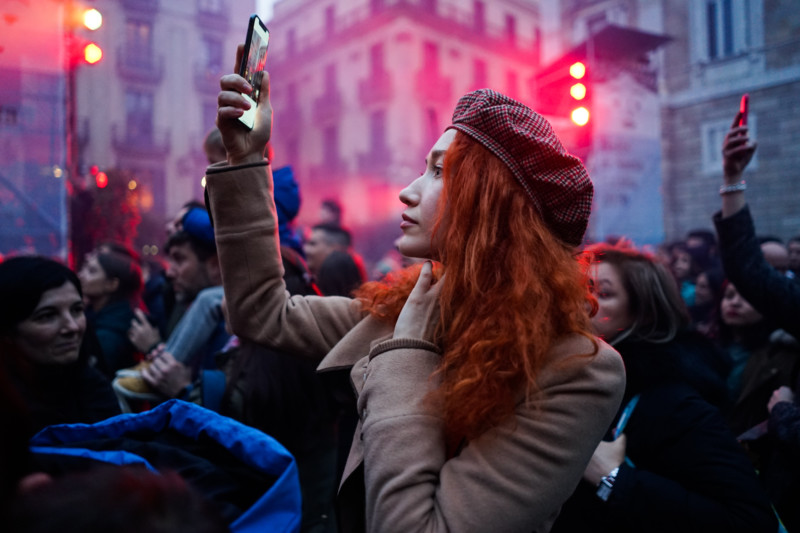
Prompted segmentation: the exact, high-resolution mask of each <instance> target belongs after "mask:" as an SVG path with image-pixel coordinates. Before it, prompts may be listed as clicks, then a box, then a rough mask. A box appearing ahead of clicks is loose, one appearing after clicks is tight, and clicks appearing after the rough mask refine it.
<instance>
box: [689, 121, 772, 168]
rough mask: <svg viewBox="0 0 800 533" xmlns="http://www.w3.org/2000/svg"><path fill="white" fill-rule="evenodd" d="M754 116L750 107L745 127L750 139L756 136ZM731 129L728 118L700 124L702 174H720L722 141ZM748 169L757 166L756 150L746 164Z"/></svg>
mask: <svg viewBox="0 0 800 533" xmlns="http://www.w3.org/2000/svg"><path fill="white" fill-rule="evenodd" d="M756 122H757V120H756V116H755V115H754V114H753V111H752V109H751V110H750V113H749V114H748V116H747V128H748V129H749V135H750V138H751V139H754V138H755V137H756V125H757V124H756ZM730 129H731V121H730V119H727V118H726V119H723V120H716V121H712V122H706V123H704V124H702V125H701V126H700V153H701V154H702V158H703V161H702V170H703V173H704V174H722V143H723V142H724V141H725V135H727V134H728V131H730ZM747 168H748V169H750V170H755V169H757V168H758V152H756V153H755V154H753V159H751V160H750V163H749V164H748V165H747Z"/></svg>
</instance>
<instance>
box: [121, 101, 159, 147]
mask: <svg viewBox="0 0 800 533" xmlns="http://www.w3.org/2000/svg"><path fill="white" fill-rule="evenodd" d="M125 128H126V130H127V133H128V137H129V138H131V139H145V140H147V139H152V137H153V95H152V93H147V92H142V91H136V90H128V91H126V92H125Z"/></svg>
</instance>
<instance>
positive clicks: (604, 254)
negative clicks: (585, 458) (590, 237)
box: [553, 246, 777, 533]
mask: <svg viewBox="0 0 800 533" xmlns="http://www.w3.org/2000/svg"><path fill="white" fill-rule="evenodd" d="M592 252H593V253H594V254H596V259H597V263H596V267H595V269H594V290H595V294H596V295H597V300H598V304H599V312H598V313H597V314H596V315H595V316H594V317H593V319H592V322H593V324H594V326H595V328H596V330H597V332H598V333H599V334H600V336H601V337H602V338H604V339H606V340H607V341H609V342H610V343H611V344H612V345H613V346H614V348H616V349H617V350H618V351H619V353H620V354H621V355H622V358H623V360H624V361H625V369H626V373H627V384H626V387H625V395H624V398H623V407H622V409H620V412H619V414H618V416H617V419H616V422H615V424H614V425H613V426H612V430H611V431H610V435H609V438H610V440H609V441H608V442H605V441H604V442H601V443H600V445H599V446H598V447H597V450H596V451H595V453H594V456H593V457H592V459H591V462H590V463H589V466H588V468H587V469H586V472H585V473H584V476H583V479H584V481H583V482H582V483H581V484H580V486H579V487H578V490H577V491H576V492H575V494H574V495H573V496H572V497H571V498H570V500H569V501H568V502H567V503H566V504H565V506H564V508H563V509H562V512H561V516H560V517H559V519H558V521H557V522H556V525H555V527H554V528H553V532H554V533H558V532H574V531H593V532H599V533H602V532H609V533H610V532H615V533H617V532H631V533H634V532H635V533H646V532H650V531H653V532H655V531H726V532H742V533H755V532H771V533H772V532H774V531H776V530H777V521H776V520H775V517H774V515H773V513H772V511H771V509H770V504H769V501H768V499H767V497H766V495H765V494H764V492H763V490H762V489H761V488H760V487H759V484H758V480H757V478H756V474H755V471H754V470H753V467H752V465H751V464H750V462H749V461H748V459H747V456H746V455H745V453H744V451H743V450H742V449H741V448H740V447H739V445H738V444H737V442H736V441H735V440H734V438H733V435H731V432H730V430H729V429H728V428H727V427H726V425H725V421H724V419H723V417H722V415H721V414H720V412H719V410H718V409H717V408H716V407H714V405H712V404H719V403H724V401H725V395H726V391H725V385H724V380H723V376H724V371H725V368H724V366H722V365H720V364H719V361H718V360H717V359H716V356H715V354H714V353H713V352H709V351H708V350H710V349H711V348H710V346H709V344H708V341H707V340H706V339H704V338H703V337H702V336H701V335H699V334H697V333H693V332H687V331H686V326H687V325H688V322H689V320H688V315H687V312H686V308H685V305H684V304H683V302H682V301H681V297H680V294H679V292H678V288H677V286H676V284H675V281H674V279H673V278H672V276H671V275H670V273H669V272H668V271H667V270H666V268H664V267H663V266H662V265H661V264H659V263H657V262H656V261H655V260H654V259H653V258H651V257H650V256H647V255H644V254H642V253H640V252H638V251H636V250H633V249H630V248H628V249H622V248H614V247H604V246H599V247H597V248H595V249H593V250H592Z"/></svg>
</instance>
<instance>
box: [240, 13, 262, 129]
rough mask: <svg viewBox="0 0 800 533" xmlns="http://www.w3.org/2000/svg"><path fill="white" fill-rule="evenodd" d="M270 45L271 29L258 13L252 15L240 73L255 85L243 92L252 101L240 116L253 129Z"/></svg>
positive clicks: (251, 84) (243, 122)
mask: <svg viewBox="0 0 800 533" xmlns="http://www.w3.org/2000/svg"><path fill="white" fill-rule="evenodd" d="M268 45H269V30H268V29H267V27H266V26H265V25H264V23H263V22H261V19H260V18H258V15H251V16H250V23H249V24H248V26H247V39H245V41H244V53H243V54H242V63H241V64H240V65H239V75H240V76H241V77H243V78H244V79H245V80H247V83H249V84H250V86H251V87H253V92H252V93H250V94H242V96H244V97H245V98H246V99H247V101H248V102H249V103H250V109H248V110H247V111H245V112H244V114H243V115H242V116H241V117H239V120H240V121H241V122H242V124H244V125H245V126H247V127H248V128H249V129H253V124H255V120H256V105H257V103H258V97H259V93H260V92H261V78H262V77H263V75H264V67H265V66H266V63H267V46H268Z"/></svg>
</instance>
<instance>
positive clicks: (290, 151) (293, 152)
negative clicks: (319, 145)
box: [286, 137, 300, 165]
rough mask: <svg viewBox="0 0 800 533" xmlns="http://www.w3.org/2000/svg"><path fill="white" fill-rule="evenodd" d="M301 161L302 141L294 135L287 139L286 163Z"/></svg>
mask: <svg viewBox="0 0 800 533" xmlns="http://www.w3.org/2000/svg"><path fill="white" fill-rule="evenodd" d="M299 162H300V143H298V142H297V138H295V137H292V138H291V139H289V140H288V141H286V163H288V164H289V165H297V164H298V163H299Z"/></svg>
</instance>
